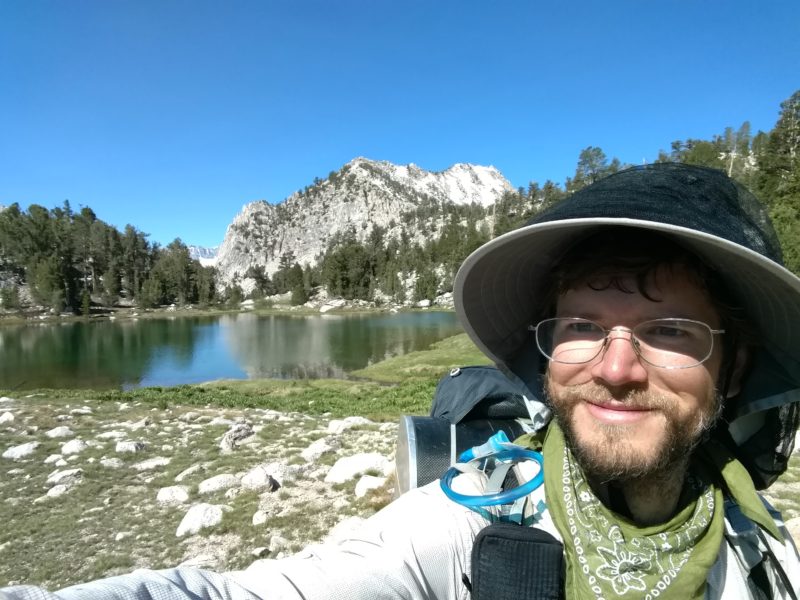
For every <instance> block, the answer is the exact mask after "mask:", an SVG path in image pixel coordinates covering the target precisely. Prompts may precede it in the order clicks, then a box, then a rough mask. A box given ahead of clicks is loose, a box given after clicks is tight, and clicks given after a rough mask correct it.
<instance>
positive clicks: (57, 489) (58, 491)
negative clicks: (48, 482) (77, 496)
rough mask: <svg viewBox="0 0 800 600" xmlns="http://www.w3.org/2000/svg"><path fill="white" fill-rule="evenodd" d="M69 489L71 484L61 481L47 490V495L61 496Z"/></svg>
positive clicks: (51, 496) (52, 496)
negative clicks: (67, 484)
mask: <svg viewBox="0 0 800 600" xmlns="http://www.w3.org/2000/svg"><path fill="white" fill-rule="evenodd" d="M68 491H69V486H66V485H64V484H63V483H59V484H58V485H54V486H53V487H51V488H50V489H49V490H47V495H48V496H49V497H50V498H58V497H59V496H63V495H64V494H66V493H67V492H68Z"/></svg>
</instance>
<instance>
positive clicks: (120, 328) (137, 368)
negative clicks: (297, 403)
mask: <svg viewBox="0 0 800 600" xmlns="http://www.w3.org/2000/svg"><path fill="white" fill-rule="evenodd" d="M460 331H461V328H460V326H459V325H458V323H457V321H456V317H455V315H454V314H453V313H447V312H421V313H420V312H415V313H398V314H394V315H383V314H379V315H352V316H351V315H348V316H342V315H317V316H308V317H298V316H289V315H276V316H263V317H259V316H257V315H254V314H247V313H245V314H237V315H225V316H222V317H206V318H190V317H181V318H173V319H144V320H140V321H118V322H107V321H106V322H90V323H84V322H77V323H66V324H60V325H39V326H37V325H32V326H23V327H8V328H2V329H0V388H4V389H14V388H16V389H31V388H36V387H54V388H78V387H91V388H117V387H123V388H127V387H137V386H152V385H176V384H180V383H198V382H202V381H210V380H213V379H223V378H224V379H229V378H230V379H245V378H260V377H272V378H319V377H337V378H344V377H346V376H347V373H349V372H350V371H353V370H355V369H360V368H362V367H365V366H367V365H369V364H372V363H374V362H377V361H380V360H383V359H384V358H388V357H391V356H397V355H401V354H405V353H407V352H411V351H414V350H420V349H424V348H427V347H429V346H430V345H431V344H432V343H433V342H435V341H437V340H440V339H443V338H445V337H448V336H450V335H454V334H456V333H459V332H460Z"/></svg>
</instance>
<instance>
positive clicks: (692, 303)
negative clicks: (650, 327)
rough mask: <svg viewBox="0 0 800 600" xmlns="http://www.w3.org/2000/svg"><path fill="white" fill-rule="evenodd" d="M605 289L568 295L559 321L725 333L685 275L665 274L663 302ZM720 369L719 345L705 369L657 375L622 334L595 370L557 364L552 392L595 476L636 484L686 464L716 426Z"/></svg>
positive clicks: (652, 292)
mask: <svg viewBox="0 0 800 600" xmlns="http://www.w3.org/2000/svg"><path fill="white" fill-rule="evenodd" d="M623 281H624V283H625V288H626V289H628V290H637V286H636V282H635V281H632V280H627V279H623ZM590 283H591V287H590V285H589V284H590ZM598 284H599V285H598ZM604 287H606V286H605V285H604V284H603V282H602V280H599V281H592V282H586V283H582V284H580V285H578V286H576V288H575V289H572V290H570V291H568V292H566V293H565V294H564V295H562V296H561V297H560V298H559V300H558V304H557V309H556V316H558V317H584V318H588V319H591V320H593V321H595V322H597V323H599V324H601V325H602V326H603V327H605V328H606V329H613V328H614V327H625V328H633V327H634V326H635V325H637V324H639V323H641V322H643V321H647V320H651V319H658V318H668V317H680V318H684V319H692V320H696V321H702V322H704V323H706V324H708V325H709V326H710V327H711V328H712V329H717V328H718V327H719V324H720V323H719V316H718V314H717V312H716V310H715V309H714V308H713V306H712V304H711V301H710V300H709V298H708V297H707V294H706V293H705V292H704V291H703V290H702V289H701V288H700V287H699V286H698V285H696V284H695V283H694V282H693V280H692V279H691V278H690V277H689V276H688V275H687V273H686V271H685V270H684V269H682V268H679V267H676V268H674V269H659V270H658V272H657V273H656V275H655V277H654V278H652V281H650V282H649V284H648V286H647V288H646V292H647V294H648V296H650V297H651V298H653V299H654V300H658V301H653V300H649V299H647V298H645V297H644V296H642V295H641V294H640V293H639V292H638V291H633V293H626V292H622V291H620V290H619V289H617V288H615V287H613V286H612V287H607V288H606V289H598V288H604ZM593 288H595V289H593ZM720 362H721V351H720V348H719V343H718V340H715V344H714V351H713V353H712V355H711V357H710V358H709V359H708V360H707V361H705V362H704V363H702V364H701V365H698V366H695V367H691V368H688V369H674V370H670V369H663V368H658V367H654V366H652V365H649V364H647V363H645V362H643V361H642V360H641V359H640V358H639V356H638V355H637V354H636V352H635V351H634V349H633V346H632V344H631V341H630V334H629V333H628V332H624V331H619V332H614V333H612V334H611V336H610V339H609V341H608V342H607V345H606V348H605V350H604V351H603V352H602V353H601V354H600V355H599V356H598V357H597V358H595V359H594V360H592V361H591V362H589V363H586V364H578V365H569V364H560V363H555V362H551V363H550V366H549V369H548V377H547V392H548V395H549V398H550V401H551V403H552V405H553V408H554V411H555V413H556V417H557V418H558V421H559V423H560V425H561V427H562V429H563V430H564V434H565V436H566V439H567V443H568V445H569V446H570V447H571V448H572V450H573V452H574V454H575V456H576V458H577V460H578V462H579V464H580V465H581V466H582V468H583V469H584V471H585V472H586V474H587V475H589V476H590V477H595V478H598V479H600V480H603V481H610V480H628V479H635V478H639V477H643V476H649V475H652V474H656V473H659V472H661V471H664V470H665V469H667V468H668V467H671V466H674V465H677V464H680V463H681V461H682V460H684V459H685V458H686V457H687V456H688V454H689V453H690V451H691V450H692V448H693V447H694V445H695V444H696V443H697V441H698V440H699V439H700V437H701V436H702V434H703V432H704V431H705V430H706V429H708V427H709V426H710V425H711V424H712V423H713V421H714V420H715V419H716V416H717V410H718V409H719V405H720V403H719V401H718V400H717V394H716V391H715V382H716V381H717V376H718V374H719V369H720Z"/></svg>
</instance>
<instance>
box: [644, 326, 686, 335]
mask: <svg viewBox="0 0 800 600" xmlns="http://www.w3.org/2000/svg"><path fill="white" fill-rule="evenodd" d="M648 334H649V335H656V336H659V337H684V336H686V335H687V332H686V331H685V330H684V329H681V328H680V327H667V326H664V325H659V326H658V327H653V328H651V330H650V331H649V332H648Z"/></svg>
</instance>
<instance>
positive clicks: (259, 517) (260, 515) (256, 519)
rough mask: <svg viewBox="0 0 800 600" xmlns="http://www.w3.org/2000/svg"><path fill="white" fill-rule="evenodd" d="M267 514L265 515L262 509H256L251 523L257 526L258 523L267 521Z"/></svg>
mask: <svg viewBox="0 0 800 600" xmlns="http://www.w3.org/2000/svg"><path fill="white" fill-rule="evenodd" d="M268 516H269V515H267V513H266V511H263V510H257V511H256V512H255V513H254V514H253V525H256V526H258V525H263V524H264V523H266V522H267V517H268Z"/></svg>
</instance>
